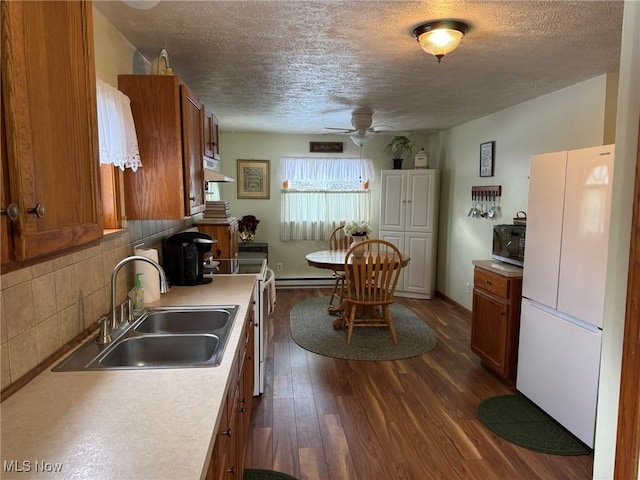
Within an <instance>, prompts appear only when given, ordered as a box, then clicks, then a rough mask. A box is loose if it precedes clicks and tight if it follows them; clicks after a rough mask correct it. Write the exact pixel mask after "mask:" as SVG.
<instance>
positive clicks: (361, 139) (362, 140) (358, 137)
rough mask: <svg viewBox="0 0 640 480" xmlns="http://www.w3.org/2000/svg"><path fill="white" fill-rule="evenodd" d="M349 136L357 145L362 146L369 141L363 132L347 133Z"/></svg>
mask: <svg viewBox="0 0 640 480" xmlns="http://www.w3.org/2000/svg"><path fill="white" fill-rule="evenodd" d="M349 138H350V139H351V141H352V142H353V143H355V144H356V145H358V146H359V147H364V144H365V143H367V142H368V141H369V136H367V135H363V134H356V135H349Z"/></svg>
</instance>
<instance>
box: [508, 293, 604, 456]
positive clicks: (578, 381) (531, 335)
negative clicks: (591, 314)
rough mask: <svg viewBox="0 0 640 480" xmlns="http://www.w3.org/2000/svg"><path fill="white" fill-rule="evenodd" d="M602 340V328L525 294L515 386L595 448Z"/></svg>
mask: <svg viewBox="0 0 640 480" xmlns="http://www.w3.org/2000/svg"><path fill="white" fill-rule="evenodd" d="M541 307H542V308H541ZM601 343H602V332H601V331H600V330H598V329H595V331H592V330H588V329H586V328H583V327H581V326H578V325H576V324H574V323H571V322H570V321H568V320H566V319H563V318H560V317H558V316H556V315H554V314H552V313H551V312H549V311H547V310H544V307H543V306H540V305H539V304H535V303H534V302H531V301H529V300H527V299H523V301H522V312H521V317H520V343H519V348H518V374H517V380H516V388H517V389H518V390H519V391H520V392H522V393H523V394H524V395H525V396H526V397H528V398H529V399H530V400H531V401H532V402H534V403H535V404H536V405H538V406H539V407H540V408H542V409H543V410H544V411H545V412H547V413H548V414H549V415H551V416H552V417H553V418H555V419H556V420H557V421H558V422H559V423H560V424H562V425H563V426H564V427H565V428H566V429H567V430H569V431H570V432H571V433H573V434H574V435H575V436H576V437H578V438H579V439H580V440H582V441H583V442H584V443H585V444H587V445H588V446H589V447H592V448H593V444H594V434H595V421H596V405H597V399H598V379H599V374H600V347H601Z"/></svg>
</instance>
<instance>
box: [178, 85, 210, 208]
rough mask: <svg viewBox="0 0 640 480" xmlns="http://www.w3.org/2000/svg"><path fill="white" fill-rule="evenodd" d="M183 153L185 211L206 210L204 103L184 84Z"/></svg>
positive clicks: (182, 97) (182, 86) (182, 95)
mask: <svg viewBox="0 0 640 480" xmlns="http://www.w3.org/2000/svg"><path fill="white" fill-rule="evenodd" d="M180 93H181V99H182V152H183V153H182V155H183V159H184V178H183V181H184V191H185V211H186V212H187V214H188V215H195V214H196V213H200V212H203V211H204V208H205V203H204V144H203V130H204V124H203V118H204V111H203V110H204V106H203V105H202V103H200V100H198V97H196V96H195V94H194V93H193V92H192V91H191V90H189V88H188V87H187V86H186V85H185V84H182V85H180Z"/></svg>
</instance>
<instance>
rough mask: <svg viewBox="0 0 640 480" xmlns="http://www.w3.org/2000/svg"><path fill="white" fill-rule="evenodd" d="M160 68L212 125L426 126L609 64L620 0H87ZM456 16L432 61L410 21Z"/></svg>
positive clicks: (307, 128)
mask: <svg viewBox="0 0 640 480" xmlns="http://www.w3.org/2000/svg"><path fill="white" fill-rule="evenodd" d="M94 4H95V5H96V7H97V8H98V10H100V12H101V13H102V14H103V15H104V16H105V17H106V18H107V19H108V20H109V21H110V22H111V23H112V24H113V25H114V26H115V27H116V28H117V29H118V30H119V31H120V32H122V34H123V35H124V36H125V37H126V38H127V39H128V40H129V41H130V42H131V43H132V44H133V45H134V46H135V47H137V49H138V50H139V51H140V52H141V53H142V54H143V55H144V56H145V57H147V58H148V59H149V60H152V59H153V58H154V57H156V56H157V55H158V54H159V53H160V50H161V49H163V48H165V49H166V50H167V52H168V54H169V61H170V64H171V67H172V68H173V70H174V73H176V74H177V75H179V76H180V77H181V78H182V79H183V80H184V81H185V82H186V83H187V84H188V85H189V87H190V88H191V89H192V90H193V91H194V92H195V93H196V94H197V95H198V96H199V98H200V100H201V101H202V102H203V103H205V104H207V105H209V106H210V107H211V108H212V110H213V111H214V113H215V114H216V115H217V117H218V119H219V121H220V128H221V130H222V131H225V132H268V133H328V132H327V130H325V129H324V127H345V128H348V127H350V126H351V113H352V112H353V111H354V110H356V109H358V108H365V109H370V110H372V111H373V125H374V126H376V125H384V126H385V128H391V129H393V130H394V131H403V132H413V131H421V132H424V131H436V130H440V129H446V128H450V127H452V126H455V125H460V124H462V123H465V122H468V121H471V120H473V119H476V118H480V117H482V116H485V115H488V114H490V113H493V112H496V111H499V110H502V109H505V108H508V107H510V106H513V105H517V104H519V103H522V102H524V101H527V100H530V99H532V98H536V97H539V96H542V95H545V94H548V93H550V92H553V91H556V90H559V89H562V88H564V87H567V86H569V85H573V84H575V83H578V82H581V81H583V80H587V79H590V78H593V77H596V76H598V75H601V74H604V73H610V72H617V70H618V64H619V58H620V36H621V28H622V11H623V2H622V1H610V2H608V1H438V0H434V1H423V2H404V1H366V0H360V1H330V0H325V1H276V0H273V1H196V2H186V1H161V2H159V3H158V5H157V6H155V7H153V8H150V9H144V10H139V9H135V8H131V7H130V6H127V5H126V4H125V3H123V2H121V1H96V2H94ZM442 18H451V19H457V20H463V21H465V22H467V23H468V24H469V25H470V30H469V33H468V34H467V35H466V37H465V38H464V39H463V40H462V43H461V45H460V47H458V49H457V50H455V51H454V52H453V53H451V54H449V55H447V56H446V57H444V58H443V59H442V63H440V64H438V62H437V60H436V59H435V58H434V57H432V56H431V55H428V54H426V53H425V52H423V51H422V50H421V49H420V46H419V44H418V43H417V42H416V40H415V38H414V37H413V36H412V34H411V32H412V30H413V28H414V27H415V26H417V25H418V24H420V23H423V22H425V21H427V20H435V19H442Z"/></svg>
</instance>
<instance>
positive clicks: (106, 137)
mask: <svg viewBox="0 0 640 480" xmlns="http://www.w3.org/2000/svg"><path fill="white" fill-rule="evenodd" d="M96 91H97V103H98V105H97V106H98V145H99V152H100V164H102V165H114V166H116V167H118V168H120V170H124V169H125V168H130V169H131V170H133V171H134V172H135V171H136V170H138V168H140V167H142V161H141V160H140V152H139V150H138V137H137V136H136V129H135V126H134V123H133V115H132V114H131V104H130V101H129V97H127V96H126V95H125V94H124V93H122V92H121V91H120V90H118V89H117V88H114V87H112V86H111V85H109V84H108V83H106V82H104V81H102V80H100V79H99V78H98V79H97V85H96Z"/></svg>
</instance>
